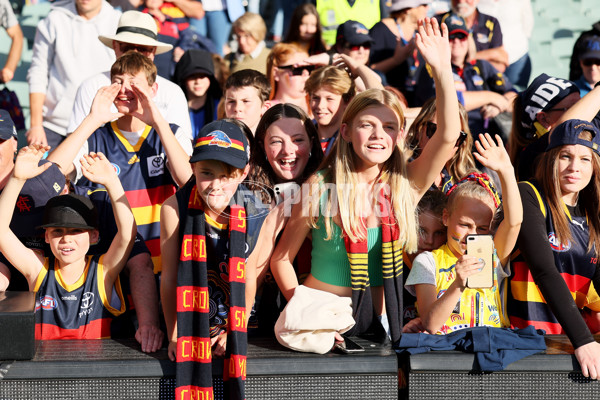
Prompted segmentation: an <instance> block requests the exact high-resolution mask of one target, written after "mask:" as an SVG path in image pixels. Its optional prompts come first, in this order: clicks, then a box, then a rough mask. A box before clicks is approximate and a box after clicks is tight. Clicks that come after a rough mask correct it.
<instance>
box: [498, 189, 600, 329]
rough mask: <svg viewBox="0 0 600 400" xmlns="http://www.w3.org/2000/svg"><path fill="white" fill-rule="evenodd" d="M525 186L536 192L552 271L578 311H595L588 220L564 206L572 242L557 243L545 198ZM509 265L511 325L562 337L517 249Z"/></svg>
mask: <svg viewBox="0 0 600 400" xmlns="http://www.w3.org/2000/svg"><path fill="white" fill-rule="evenodd" d="M525 183H526V184H529V185H530V186H531V188H532V189H533V191H534V192H535V195H536V196H537V199H538V202H539V207H540V210H541V212H542V214H543V215H544V217H545V219H546V232H547V235H548V246H549V247H550V248H551V249H552V254H553V256H554V265H553V266H552V268H556V269H557V270H558V272H559V273H560V275H561V277H562V278H563V279H564V281H565V283H566V285H567V287H568V289H569V291H570V292H571V295H572V297H573V299H574V300H575V304H576V305H577V307H578V308H579V309H582V308H583V307H584V306H592V308H598V305H597V304H596V303H597V302H598V298H597V294H596V292H595V291H594V289H593V286H592V285H591V283H592V281H591V280H592V278H593V276H594V273H595V272H596V256H595V251H594V250H593V249H592V250H591V251H588V250H587V247H588V242H589V227H588V223H587V218H586V217H585V216H576V215H572V214H571V213H570V212H569V209H568V208H567V207H566V206H565V207H564V211H565V213H566V215H567V217H568V219H569V227H570V230H571V241H568V242H567V243H561V242H559V241H558V240H557V238H556V235H555V230H554V223H553V221H552V214H551V213H550V211H549V210H550V209H549V208H548V203H547V202H546V198H545V196H544V195H543V193H542V191H541V190H540V188H539V187H538V185H537V183H535V182H533V183H532V182H525ZM512 266H513V272H512V275H511V277H510V285H509V288H510V295H509V298H508V311H509V316H510V322H511V324H512V325H513V326H514V327H517V328H524V327H526V326H528V325H533V326H535V327H536V328H537V329H544V330H545V331H546V333H547V334H564V333H565V331H564V330H563V328H562V326H561V325H560V323H559V322H558V320H557V319H556V317H555V315H554V314H553V312H552V310H551V309H550V307H549V306H548V305H547V304H546V300H545V299H544V297H543V296H542V293H541V292H540V289H539V287H538V286H537V284H536V283H535V281H534V279H533V276H532V274H531V271H530V270H529V267H528V266H527V263H526V262H525V259H524V257H523V255H522V254H521V253H520V251H518V250H516V251H515V253H514V254H513V261H512ZM589 299H592V303H595V304H590V300H589Z"/></svg>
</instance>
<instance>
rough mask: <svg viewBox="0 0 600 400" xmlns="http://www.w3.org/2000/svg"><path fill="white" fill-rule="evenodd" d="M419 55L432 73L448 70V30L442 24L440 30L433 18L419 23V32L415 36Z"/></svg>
mask: <svg viewBox="0 0 600 400" xmlns="http://www.w3.org/2000/svg"><path fill="white" fill-rule="evenodd" d="M415 42H416V45H417V49H418V50H419V53H421V55H422V56H423V58H424V59H425V61H426V62H427V64H429V65H430V66H431V68H432V69H433V70H434V71H441V70H442V69H444V68H450V67H451V63H450V42H449V41H448V28H447V27H446V24H442V26H441V29H440V26H439V25H438V22H437V20H436V19H435V18H425V19H423V20H421V21H419V32H418V33H417V36H416V41H415Z"/></svg>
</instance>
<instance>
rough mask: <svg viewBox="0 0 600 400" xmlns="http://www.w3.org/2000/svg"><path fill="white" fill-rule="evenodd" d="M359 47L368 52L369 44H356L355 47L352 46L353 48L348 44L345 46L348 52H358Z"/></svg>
mask: <svg viewBox="0 0 600 400" xmlns="http://www.w3.org/2000/svg"><path fill="white" fill-rule="evenodd" d="M361 47H362V48H363V49H365V50H370V49H371V43H370V42H366V43H361V44H357V45H354V46H352V45H349V44H347V45H346V48H347V49H348V50H350V51H358V50H360V48H361Z"/></svg>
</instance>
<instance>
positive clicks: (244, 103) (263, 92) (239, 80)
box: [225, 69, 271, 133]
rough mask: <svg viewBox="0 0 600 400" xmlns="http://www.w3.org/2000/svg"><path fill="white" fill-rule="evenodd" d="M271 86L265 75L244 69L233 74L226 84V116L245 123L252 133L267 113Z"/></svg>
mask: <svg viewBox="0 0 600 400" xmlns="http://www.w3.org/2000/svg"><path fill="white" fill-rule="evenodd" d="M270 92H271V85H270V84H269V81H268V80H267V78H266V77H265V76H264V74H262V73H260V72H258V71H255V70H253V69H244V70H241V71H238V72H235V73H233V74H231V76H230V77H229V78H228V79H227V82H226V83H225V114H226V116H227V118H233V119H237V120H239V121H242V122H244V123H245V124H246V125H248V127H249V128H250V130H251V131H252V133H255V132H256V127H257V126H258V122H259V121H260V118H261V117H262V115H263V114H264V112H265V111H266V107H265V105H264V103H265V101H267V100H268V98H269V93H270Z"/></svg>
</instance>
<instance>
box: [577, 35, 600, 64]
mask: <svg viewBox="0 0 600 400" xmlns="http://www.w3.org/2000/svg"><path fill="white" fill-rule="evenodd" d="M579 59H580V60H589V59H596V60H600V36H591V37H590V38H589V39H587V40H586V41H585V42H584V44H583V53H582V54H581V56H580V57H579Z"/></svg>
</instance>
